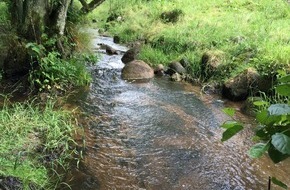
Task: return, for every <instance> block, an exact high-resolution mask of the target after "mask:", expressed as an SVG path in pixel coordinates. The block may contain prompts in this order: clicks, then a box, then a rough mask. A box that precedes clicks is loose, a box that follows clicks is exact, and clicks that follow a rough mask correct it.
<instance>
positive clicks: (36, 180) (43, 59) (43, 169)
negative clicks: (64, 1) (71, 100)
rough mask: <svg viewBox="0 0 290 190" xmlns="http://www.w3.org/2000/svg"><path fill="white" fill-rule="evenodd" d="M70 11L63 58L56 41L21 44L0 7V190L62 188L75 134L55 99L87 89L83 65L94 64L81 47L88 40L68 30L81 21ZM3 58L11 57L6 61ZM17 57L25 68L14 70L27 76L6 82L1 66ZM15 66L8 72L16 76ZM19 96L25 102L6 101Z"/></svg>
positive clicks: (72, 121) (66, 112)
mask: <svg viewBox="0 0 290 190" xmlns="http://www.w3.org/2000/svg"><path fill="white" fill-rule="evenodd" d="M70 11H72V12H70V14H69V23H68V25H67V30H66V31H67V35H66V36H65V37H64V38H63V39H65V42H64V43H63V45H64V46H66V48H65V50H66V51H69V52H68V53H67V55H65V56H64V55H63V54H62V53H63V52H61V51H59V49H57V47H56V46H55V44H56V43H57V39H58V38H57V37H53V38H50V37H48V35H47V34H46V33H43V34H42V35H41V42H39V41H33V40H32V41H30V40H28V39H21V37H20V36H19V35H18V34H17V31H16V28H15V26H14V25H13V23H12V22H11V14H9V9H8V4H6V3H4V2H0V50H1V51H0V81H1V85H0V89H1V93H0V130H1V134H0V139H1V145H0V163H1V164H0V189H56V188H57V187H59V186H60V185H62V186H67V184H65V183H64V182H63V176H64V174H65V173H66V172H67V170H68V169H69V167H68V166H69V163H71V161H72V160H73V159H78V152H77V151H76V146H77V144H76V142H75V140H74V134H75V133H79V132H80V131H79V127H78V123H77V121H76V119H75V116H76V114H74V112H73V110H64V109H61V108H60V107H61V105H63V101H60V99H61V98H60V97H57V96H56V95H60V94H61V95H66V92H67V91H68V90H70V92H71V89H73V88H74V87H79V86H86V85H88V84H89V82H90V80H91V78H90V75H89V73H88V72H87V70H86V68H85V66H86V65H85V63H87V62H90V61H96V57H93V56H91V55H90V54H89V52H88V51H87V48H86V47H84V46H82V43H83V42H87V41H86V40H87V39H88V38H87V36H85V35H83V34H80V33H79V31H78V30H76V25H73V24H72V23H73V22H74V24H77V23H79V21H80V20H81V17H76V15H74V14H73V10H70ZM9 52H13V53H10V54H11V55H12V56H10V57H9V56H7V55H9ZM22 57H24V58H25V59H23V60H24V61H25V62H24V63H21V62H19V63H17V64H20V65H19V67H20V68H21V67H22V66H21V64H26V65H28V66H29V70H27V72H24V73H23V72H19V73H17V72H15V73H16V75H15V74H13V75H12V76H9V77H8V76H7V71H9V70H6V71H5V72H6V73H5V72H4V65H5V64H7V62H9V61H11V60H12V61H11V62H13V59H14V58H15V60H17V59H18V58H19V60H21V58H22ZM26 57H28V58H27V59H26ZM7 58H8V59H7ZM9 58H11V59H9ZM17 64H14V65H12V66H11V67H10V68H9V69H15V70H16V71H17V69H18V68H19V67H18V66H17ZM13 67H15V68H13ZM2 69H3V70H2ZM4 75H6V76H4ZM4 77H5V78H4ZM18 89H24V90H21V91H20V92H19V90H18ZM15 92H16V93H15ZM40 92H41V93H42V94H40ZM4 93H5V94H4ZM21 93H24V94H23V95H22V96H25V97H27V95H28V97H30V98H31V99H28V98H22V97H20V98H19V99H20V100H18V98H16V100H17V101H20V102H12V101H11V97H12V98H13V96H14V95H17V96H19V95H20V94H21ZM34 95H36V96H34ZM23 99H25V101H24V102H23ZM63 99H64V98H63ZM14 100H15V99H14ZM54 102H56V103H54ZM74 164H76V162H74Z"/></svg>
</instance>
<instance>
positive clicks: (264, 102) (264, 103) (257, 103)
mask: <svg viewBox="0 0 290 190" xmlns="http://www.w3.org/2000/svg"><path fill="white" fill-rule="evenodd" d="M268 104H269V102H267V101H255V102H254V105H255V106H267V105H268Z"/></svg>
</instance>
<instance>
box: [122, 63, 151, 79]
mask: <svg viewBox="0 0 290 190" xmlns="http://www.w3.org/2000/svg"><path fill="white" fill-rule="evenodd" d="M121 77H122V79H125V80H141V79H151V78H153V77H154V70H153V69H152V68H151V67H150V66H149V65H148V64H147V63H145V62H144V61H141V60H134V61H131V62H130V63H128V64H126V65H125V67H124V68H123V69H122V74H121Z"/></svg>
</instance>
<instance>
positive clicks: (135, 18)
mask: <svg viewBox="0 0 290 190" xmlns="http://www.w3.org/2000/svg"><path fill="white" fill-rule="evenodd" d="M171 10H181V11H182V12H183V14H182V16H181V17H180V19H179V20H178V22H176V23H164V22H163V21H162V20H161V19H160V15H161V14H162V13H163V12H165V11H171ZM112 13H116V14H117V15H120V16H121V17H122V19H123V21H121V22H119V21H113V22H110V23H106V22H105V21H106V19H107V17H108V16H109V15H110V14H112ZM88 18H89V19H96V20H98V21H99V22H98V27H101V28H106V29H107V30H108V32H109V33H110V34H112V35H119V36H120V37H121V39H122V41H123V42H124V43H127V42H130V41H136V40H146V41H147V42H148V43H147V44H146V45H145V47H144V49H143V50H142V52H141V55H140V57H141V58H142V59H144V60H145V61H148V62H149V63H150V64H152V65H156V64H159V63H162V64H165V65H167V64H168V63H169V62H171V61H173V60H179V59H180V58H182V57H186V58H188V59H189V60H190V61H191V66H192V75H195V73H197V69H198V68H199V65H200V60H201V56H202V55H203V53H205V52H206V51H209V50H213V51H215V50H219V51H222V52H224V53H225V55H226V59H224V60H223V63H222V64H223V65H224V67H223V69H224V70H226V71H229V70H230V71H231V72H219V76H216V78H219V79H221V80H222V79H225V78H227V77H229V76H231V75H235V74H236V73H238V72H239V71H240V70H242V69H244V68H246V67H250V66H253V67H255V68H257V69H258V70H259V71H260V72H261V73H262V74H269V73H272V72H273V70H276V69H279V68H284V67H289V64H290V62H289V61H290V37H289V31H290V25H289V19H290V5H289V3H287V1H284V0H259V1H253V0H228V1H224V0H214V1H203V0H175V1H173V0H172V1H165V0H150V1H147V0H129V1H126V2H120V1H119V0H110V1H107V2H105V3H103V4H102V5H101V6H100V7H98V8H97V9H96V10H95V11H94V12H93V13H91V14H90V15H89V16H88ZM239 39H240V40H239ZM227 66H228V67H229V68H227ZM232 68H234V69H232Z"/></svg>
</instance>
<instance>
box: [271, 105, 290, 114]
mask: <svg viewBox="0 0 290 190" xmlns="http://www.w3.org/2000/svg"><path fill="white" fill-rule="evenodd" d="M268 112H269V114H270V115H287V114H290V106H289V105H287V104H272V105H271V106H270V107H269V108H268Z"/></svg>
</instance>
